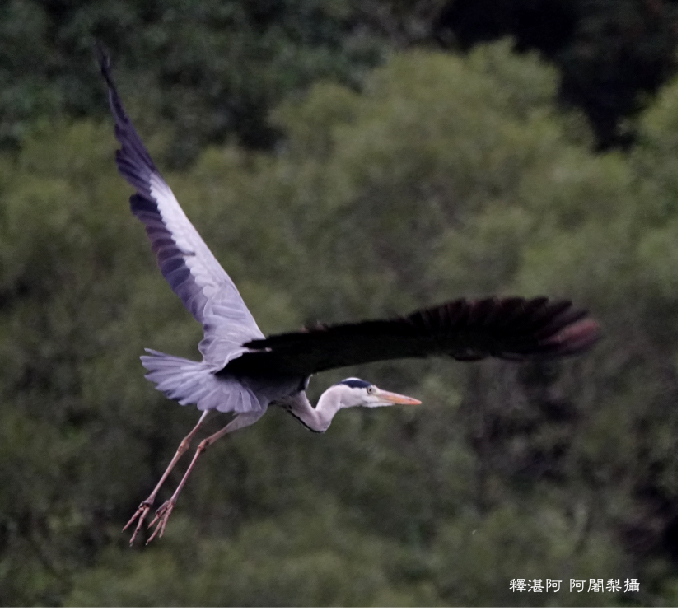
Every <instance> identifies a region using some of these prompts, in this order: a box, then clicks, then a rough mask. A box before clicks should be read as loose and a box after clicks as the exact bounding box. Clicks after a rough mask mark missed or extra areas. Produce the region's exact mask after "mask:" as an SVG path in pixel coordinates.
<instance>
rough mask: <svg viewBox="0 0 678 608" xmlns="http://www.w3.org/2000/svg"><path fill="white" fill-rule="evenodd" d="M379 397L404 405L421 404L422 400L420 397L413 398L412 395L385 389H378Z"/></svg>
mask: <svg viewBox="0 0 678 608" xmlns="http://www.w3.org/2000/svg"><path fill="white" fill-rule="evenodd" d="M377 397H379V399H383V400H384V401H388V402H389V403H400V404H402V405H419V404H421V401H419V399H412V397H407V396H405V395H399V394H398V393H390V392H389V391H383V390H381V389H377Z"/></svg>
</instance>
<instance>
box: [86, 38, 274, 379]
mask: <svg viewBox="0 0 678 608" xmlns="http://www.w3.org/2000/svg"><path fill="white" fill-rule="evenodd" d="M97 51H98V58H99V65H100V68H101V74H102V76H103V77H104V80H105V81H106V84H107V85H108V93H109V101H110V106H111V112H112V114H113V118H114V120H115V136H116V138H117V139H118V142H120V146H121V147H120V149H119V150H117V151H116V154H115V160H116V163H117V165H118V170H119V171H120V173H121V174H122V176H123V177H124V178H125V179H126V180H127V181H128V182H129V183H130V184H131V185H132V186H134V188H136V190H137V193H136V194H134V195H132V196H131V197H130V207H131V209H132V213H133V214H134V215H135V216H136V217H138V218H139V219H140V220H141V221H142V222H143V223H144V224H145V226H146V233H147V234H148V237H149V239H150V240H151V246H152V248H153V252H154V253H155V255H156V258H157V260H158V266H159V267H160V271H161V272H162V275H163V276H164V277H165V279H166V280H167V282H168V283H169V284H170V287H171V288H172V289H173V290H174V292H175V293H176V294H177V295H178V296H179V298H180V299H181V301H182V302H183V303H184V306H186V308H188V310H190V311H191V314H192V315H193V316H194V317H195V318H196V319H197V320H198V321H200V322H201V323H202V324H203V327H204V332H205V337H204V339H203V340H202V342H201V343H200V346H199V349H200V352H201V353H202V354H203V356H204V358H205V360H206V361H208V362H211V363H214V364H215V365H216V366H219V365H222V366H223V365H224V364H226V362H227V361H229V360H230V359H232V358H233V357H235V356H237V355H238V354H240V353H241V352H243V350H244V349H243V348H241V345H242V344H243V342H247V341H248V340H252V339H254V338H261V337H263V334H262V333H261V331H260V330H259V327H258V326H257V324H256V322H255V321H254V318H253V317H252V315H251V313H250V311H249V310H248V309H247V306H245V303H244V302H243V300H242V298H241V297H240V294H239V293H238V289H237V288H236V286H235V284H234V283H233V281H232V280H231V278H230V277H229V276H228V275H227V274H226V272H225V271H224V269H223V268H222V267H221V265H220V264H219V262H217V260H216V258H215V257H214V255H212V252H211V251H210V250H209V249H208V248H207V245H205V242H204V241H203V240H202V238H200V235H199V234H198V232H197V231H196V229H195V228H194V227H193V225H192V224H191V222H190V221H189V220H188V218H187V217H186V215H185V214H184V212H183V210H182V209H181V207H180V206H179V203H178V202H177V199H176V198H175V197H174V194H173V193H172V191H171V190H170V188H169V186H168V185H167V183H165V180H164V179H163V178H162V176H161V175H160V172H159V171H158V169H157V168H156V166H155V164H154V163H153V159H152V158H151V156H150V155H149V153H148V151H147V150H146V148H145V146H144V144H143V143H142V141H141V138H140V137H139V135H138V134H137V132H136V129H135V128H134V125H132V122H131V120H130V119H129V117H128V116H127V113H126V112H125V108H124V107H123V105H122V101H121V100H120V97H119V95H118V92H117V90H116V87H115V83H114V82H113V77H112V76H111V71H110V60H109V58H108V56H107V55H106V53H105V52H104V51H103V50H102V49H101V48H97Z"/></svg>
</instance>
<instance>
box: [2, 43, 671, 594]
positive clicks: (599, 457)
mask: <svg viewBox="0 0 678 608" xmlns="http://www.w3.org/2000/svg"><path fill="white" fill-rule="evenodd" d="M556 97H557V75H556V72H555V70H553V69H550V68H548V67H546V66H544V65H543V64H542V63H541V62H540V61H539V60H538V59H537V58H536V57H534V56H531V55H526V56H523V57H517V56H515V55H514V54H513V53H512V50H511V45H510V44H509V43H506V42H504V43H501V44H495V45H492V46H489V47H483V48H480V49H477V50H475V51H473V52H471V53H470V54H468V55H467V56H465V57H454V56H450V55H444V54H439V53H425V52H409V53H401V54H395V55H394V56H393V57H391V58H390V60H389V61H388V63H387V64H386V65H385V66H384V67H382V68H380V69H377V70H375V71H374V72H373V73H371V74H370V75H369V77H368V78H367V79H366V80H365V84H364V87H363V91H362V93H361V94H358V93H356V92H355V91H353V90H352V89H351V88H348V87H341V86H339V85H337V84H336V83H331V82H330V83H327V82H326V83H320V84H317V85H316V86H314V87H312V88H311V89H310V90H309V92H308V94H307V95H306V96H304V97H303V98H291V99H288V100H287V101H286V102H285V103H283V104H282V105H280V106H279V107H278V109H277V110H276V111H275V112H274V113H273V114H272V116H271V123H272V124H275V125H278V126H279V128H281V129H284V130H285V131H286V132H287V133H288V134H289V138H288V140H287V141H286V142H285V144H284V145H281V146H279V147H278V149H277V151H276V154H275V155H269V154H263V153H257V152H252V151H251V150H250V151H247V150H244V149H243V148H241V147H239V146H236V145H231V146H228V147H213V148H210V149H207V150H205V151H204V152H203V153H202V154H201V155H200V156H199V158H198V160H197V162H196V163H195V165H194V166H193V167H192V168H191V169H190V170H189V171H181V172H177V173H172V172H171V171H166V172H165V174H166V177H167V179H168V182H169V183H170V184H171V186H172V188H173V189H174V191H175V193H176V195H177V198H178V199H179V200H180V201H181V203H182V205H183V207H184V208H185V210H186V212H187V214H188V215H189V217H190V218H191V220H192V221H193V222H194V223H195V225H196V227H197V228H198V230H199V231H200V232H201V233H202V234H203V236H204V238H205V240H206V242H207V243H208V245H209V246H210V247H211V248H212V249H213V251H214V252H215V255H216V256H217V257H218V259H219V260H220V261H221V262H222V264H223V266H224V268H225V269H226V270H227V271H228V272H229V273H230V275H231V276H232V278H233V279H234V281H235V282H236V284H237V285H238V287H239V289H240V291H241V293H242V295H243V297H244V298H245V301H246V302H247V303H248V305H249V306H250V308H251V309H252V312H253V314H254V316H255V317H256V318H257V319H258V321H259V322H260V324H261V327H262V329H263V330H264V331H267V332H268V331H276V330H282V329H285V328H292V327H295V326H300V325H301V324H302V323H303V322H305V321H309V320H313V319H322V320H325V321H339V320H343V319H347V318H354V317H359V316H372V315H378V314H395V313H400V312H406V311H407V310H408V309H410V308H413V307H415V306H419V305H423V304H430V303H434V302H436V301H443V300H445V299H449V298H453V297H458V296H460V295H469V296H474V295H485V294H487V293H503V294H508V293H519V292H522V293H525V294H527V295H533V294H537V293H547V294H548V295H551V296H554V297H571V298H572V299H575V300H576V301H577V302H578V303H581V304H583V305H588V306H590V307H591V308H592V310H593V311H594V313H595V315H596V316H597V317H599V318H600V319H601V321H602V323H603V327H604V331H605V339H604V340H603V341H602V342H601V344H600V345H599V346H598V347H597V348H596V349H595V350H594V351H593V352H592V353H591V354H590V355H588V356H586V357H583V358H581V359H578V360H575V361H571V362H565V363H563V364H558V365H526V366H511V365H508V364H505V363H500V362H485V363H482V364H469V365H466V366H464V365H461V364H452V363H450V362H446V361H410V362H404V363H399V362H388V363H381V364H373V365H370V366H368V367H363V368H360V369H347V370H340V371H338V372H333V373H328V374H324V375H323V376H322V377H321V378H319V379H317V381H315V380H314V381H313V382H312V384H311V389H310V390H311V397H312V398H316V397H317V395H318V393H319V392H320V390H322V387H324V386H325V385H326V384H328V383H330V382H332V381H336V380H338V379H340V378H342V377H346V376H348V375H350V374H357V375H360V376H363V377H366V378H368V379H370V380H373V381H375V382H377V383H379V384H381V385H383V386H387V387H389V388H392V389H393V390H397V391H401V392H407V393H411V394H414V395H417V396H418V397H420V398H421V399H422V400H423V401H424V403H425V405H424V406H422V408H419V409H417V410H415V409H414V408H412V409H409V410H408V411H405V410H396V409H394V410H392V411H388V412H385V411H374V412H370V411H365V412H357V411H354V412H346V413H345V414H344V415H342V416H339V417H338V418H337V420H336V421H335V422H334V423H333V425H332V427H331V428H330V431H329V432H328V433H327V434H325V435H323V436H316V435H313V434H310V433H307V432H306V431H305V430H304V429H303V428H302V427H301V426H300V425H298V424H297V423H296V422H295V421H294V420H292V419H291V418H290V417H288V416H286V415H285V414H284V413H283V412H279V411H272V412H271V413H270V414H269V415H267V416H266V417H265V418H264V419H262V421H261V422H260V423H259V424H258V425H257V426H256V427H253V428H252V429H249V430H248V431H247V432H243V433H236V434H234V435H233V436H232V437H230V438H229V441H225V442H223V443H219V444H217V445H215V446H214V448H213V451H211V452H210V456H209V457H208V458H206V460H205V461H204V462H203V463H202V465H201V466H200V467H199V468H198V469H197V470H196V473H195V476H194V477H193V478H192V479H191V483H190V484H188V486H187V487H186V490H185V492H184V494H183V495H182V501H181V502H180V504H179V507H178V509H180V512H179V511H178V512H177V519H176V521H175V522H174V524H172V525H171V526H170V528H169V529H168V534H167V538H166V539H163V541H162V542H160V543H157V544H156V545H155V546H153V547H151V548H149V549H147V550H145V551H144V552H143V553H135V552H132V553H130V551H129V550H128V549H127V547H126V546H125V545H126V538H125V537H124V536H123V535H120V531H119V529H120V527H121V525H122V524H123V523H124V522H125V521H126V520H127V517H128V516H129V514H130V513H131V512H132V511H133V510H134V508H135V507H136V505H137V504H138V501H139V499H140V498H142V497H143V496H145V495H146V494H147V492H148V491H150V489H151V487H152V485H153V483H154V481H155V479H156V478H157V476H158V474H159V472H160V471H162V469H164V466H165V464H166V462H167V460H168V459H169V458H170V457H171V455H172V453H173V450H174V448H175V446H176V444H177V443H178V441H179V440H180V438H181V437H182V436H183V432H184V431H185V429H187V428H189V427H190V425H191V423H192V422H194V421H195V418H196V412H195V411H194V410H193V409H192V408H186V409H183V408H180V407H177V406H176V404H174V403H171V402H169V401H167V400H166V399H164V397H162V395H160V394H159V393H158V392H157V391H154V390H153V389H152V387H151V386H150V385H148V383H146V382H145V380H144V379H143V377H142V370H141V368H140V366H139V364H138V362H137V359H136V357H137V356H138V355H139V354H141V352H142V347H143V346H150V347H154V348H158V349H160V350H164V351H168V352H175V353H178V354H183V355H187V356H194V357H195V356H197V353H195V352H194V351H193V346H192V345H194V344H197V340H198V338H199V330H200V328H199V327H197V326H196V324H195V323H194V322H193V321H192V320H191V319H190V316H189V315H188V314H187V313H186V311H185V310H183V308H182V307H181V304H180V303H179V301H178V299H177V298H174V297H172V294H171V293H170V291H169V289H168V287H167V285H166V284H165V283H164V281H163V279H162V277H161V276H160V274H159V273H158V272H157V270H156V269H155V268H154V262H153V260H152V255H151V253H150V251H149V247H148V245H147V242H146V238H145V236H144V232H143V228H142V227H141V226H140V225H139V224H138V222H137V221H136V220H135V219H134V218H133V217H131V216H130V214H129V211H128V209H127V205H126V204H125V201H124V198H125V194H124V193H125V187H124V186H123V185H122V180H121V179H120V178H119V177H118V176H117V175H116V172H115V168H114V163H113V162H112V159H111V156H112V150H113V147H114V143H113V137H112V134H111V133H110V125H109V124H108V123H107V124H105V125H95V124H93V123H91V122H80V123H76V124H50V125H49V126H45V125H39V124H38V125H35V126H33V127H32V128H31V129H30V132H31V135H30V137H26V139H25V140H23V141H22V145H21V150H20V152H19V153H17V154H16V155H13V156H5V157H3V158H1V159H0V194H1V195H2V200H3V205H2V206H1V207H0V268H1V269H2V273H1V274H0V310H1V311H2V315H1V316H0V337H1V339H0V395H1V397H2V399H3V403H5V404H11V407H4V408H1V409H0V484H2V487H3V488H4V490H3V492H2V493H1V494H0V603H3V604H19V603H20V604H36V603H43V604H59V603H69V604H83V603H87V604H116V605H117V604H145V605H148V604H156V603H157V604H184V603H195V604H215V605H216V604H219V605H224V604H248V603H251V604H257V603H266V604H269V603H270V604H290V603H301V604H305V603H308V604H340V603H345V604H369V603H371V604H396V605H398V604H403V605H408V604H409V605H411V604H436V603H439V604H447V605H450V604H468V603H473V604H507V603H521V604H544V603H549V604H558V605H577V604H581V603H593V602H595V603H601V602H603V603H615V604H628V603H631V602H633V601H636V602H638V603H648V604H650V603H659V602H660V601H664V600H667V601H668V599H670V598H675V597H677V596H676V589H678V583H677V582H676V578H675V575H674V574H672V572H673V571H674V569H675V559H676V548H675V547H676V545H675V536H676V533H675V530H676V517H675V510H674V509H675V506H674V505H675V504H678V503H677V502H676V496H675V492H676V487H678V486H677V485H676V483H675V472H676V471H677V470H678V468H677V465H678V461H677V456H676V454H678V450H676V445H675V442H676V439H675V438H676V437H677V436H678V432H677V431H678V428H677V426H678V413H677V412H676V411H675V407H674V404H675V400H676V389H677V387H678V378H677V375H676V356H675V352H674V351H675V349H676V344H678V333H677V331H676V330H677V328H678V324H677V323H676V318H675V315H676V310H678V308H677V307H676V306H675V302H674V299H675V293H676V290H675V289H673V287H674V284H675V279H674V278H673V277H674V275H675V264H673V260H674V259H675V258H676V255H677V254H676V253H675V252H674V250H673V248H674V246H675V243H676V242H678V241H677V240H676V238H675V236H676V235H674V232H675V228H676V226H678V222H677V221H676V218H675V217H674V212H675V211H676V209H678V205H676V204H675V202H674V201H675V199H676V192H677V191H678V189H676V186H675V183H674V182H675V177H674V175H675V171H673V164H674V162H675V161H674V160H673V159H674V157H675V155H674V154H673V147H674V144H675V141H674V140H676V135H675V133H676V128H674V123H675V115H676V113H675V111H674V105H675V103H674V102H675V100H676V99H678V94H677V93H676V90H675V88H674V87H673V86H672V87H669V88H667V89H666V92H665V93H664V94H663V95H662V96H661V98H660V99H659V100H658V103H657V104H656V106H655V107H653V109H652V110H651V111H650V112H648V113H647V114H646V115H645V117H644V120H643V123H642V131H641V138H640V140H639V141H640V143H639V145H638V149H637V150H635V151H634V153H633V154H632V155H629V156H625V155H622V154H620V153H618V154H612V153H609V154H600V155H593V154H592V153H591V151H590V150H589V146H588V145H587V139H586V134H585V130H583V129H582V127H581V125H577V124H576V122H573V121H571V120H570V119H569V118H567V117H562V116H561V115H559V114H558V112H557V110H556ZM133 113H134V110H133ZM142 132H143V131H142ZM582 132H584V135H582ZM167 137H168V136H167V135H164V136H157V137H155V138H150V141H149V143H150V147H151V151H152V152H156V151H159V150H162V149H164V148H165V147H166V146H167V140H166V138H167ZM189 345H191V346H190V347H189ZM220 422H221V421H220V420H214V421H212V423H211V425H212V427H211V428H215V429H216V428H217V426H218V425H219V424H220ZM179 473H180V471H177V475H178V474H179ZM173 479H174V480H175V481H176V476H175V477H173ZM169 489H170V488H168V489H167V490H168V491H169ZM519 577H520V578H523V577H525V578H530V577H533V578H541V579H546V578H557V579H565V580H566V579H568V578H569V577H572V578H585V579H590V578H601V577H604V578H608V577H609V578H620V579H622V580H623V579H624V578H626V577H633V578H638V579H639V580H640V582H641V589H642V590H643V595H642V596H635V595H633V594H626V595H624V594H623V593H619V594H605V595H604V596H597V595H596V596H592V595H586V594H581V595H577V594H570V593H569V591H567V589H563V590H562V591H561V592H560V594H557V595H556V594H554V595H551V596H547V595H546V594H545V595H544V596H540V595H538V594H537V595H529V594H526V595H519V596H518V595H515V594H513V593H512V592H511V591H510V589H509V583H510V579H511V578H519ZM667 598H668V599H667Z"/></svg>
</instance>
